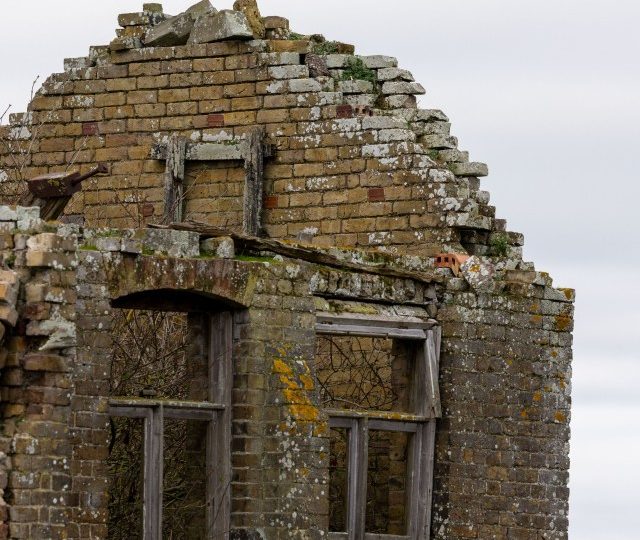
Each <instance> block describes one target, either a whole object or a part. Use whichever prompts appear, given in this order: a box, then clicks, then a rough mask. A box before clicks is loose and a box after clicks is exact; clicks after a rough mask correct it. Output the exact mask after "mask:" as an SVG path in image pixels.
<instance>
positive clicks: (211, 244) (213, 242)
mask: <svg viewBox="0 0 640 540" xmlns="http://www.w3.org/2000/svg"><path fill="white" fill-rule="evenodd" d="M200 251H201V252H203V253H204V252H208V253H215V254H216V257H220V258H221V259H233V258H234V257H235V256H236V255H235V244H234V242H233V238H231V237H230V236H221V237H219V238H207V239H206V240H204V241H203V242H201V243H200Z"/></svg>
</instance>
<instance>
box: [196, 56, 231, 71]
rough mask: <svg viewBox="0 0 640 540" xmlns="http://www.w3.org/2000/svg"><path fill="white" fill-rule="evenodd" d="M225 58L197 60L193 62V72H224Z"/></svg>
mask: <svg viewBox="0 0 640 540" xmlns="http://www.w3.org/2000/svg"><path fill="white" fill-rule="evenodd" d="M223 69H224V58H196V59H194V61H193V71H222V70H223Z"/></svg>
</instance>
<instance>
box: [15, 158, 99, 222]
mask: <svg viewBox="0 0 640 540" xmlns="http://www.w3.org/2000/svg"><path fill="white" fill-rule="evenodd" d="M108 172H109V169H108V167H107V166H106V165H104V164H102V163H101V164H99V165H97V166H96V167H94V168H93V169H91V170H90V171H89V172H87V173H85V174H80V173H79V172H78V171H72V172H61V173H51V174H44V175H42V176H38V177H36V178H32V179H31V180H28V181H27V187H28V189H29V192H28V193H27V194H26V195H25V196H24V197H23V198H22V200H21V201H20V204H22V205H24V206H39V207H40V217H41V218H42V219H44V220H46V221H48V220H53V219H57V218H58V217H60V215H61V214H62V213H63V212H64V209H65V207H66V206H67V204H68V203H69V201H70V200H71V197H73V195H74V194H75V193H77V192H78V191H80V190H81V189H82V185H81V184H82V182H83V181H84V180H87V179H88V178H91V177H93V176H96V175H98V174H107V173H108Z"/></svg>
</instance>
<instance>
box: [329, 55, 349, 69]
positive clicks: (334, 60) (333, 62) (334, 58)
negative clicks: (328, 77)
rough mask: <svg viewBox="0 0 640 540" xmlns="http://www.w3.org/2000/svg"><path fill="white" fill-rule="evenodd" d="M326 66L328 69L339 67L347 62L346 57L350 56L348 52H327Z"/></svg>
mask: <svg viewBox="0 0 640 540" xmlns="http://www.w3.org/2000/svg"><path fill="white" fill-rule="evenodd" d="M325 58H326V60H327V67H328V68H329V69H340V68H343V67H344V66H345V64H346V63H347V58H351V55H349V54H328V55H327V56H326V57H325Z"/></svg>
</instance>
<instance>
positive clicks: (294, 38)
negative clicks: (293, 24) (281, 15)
mask: <svg viewBox="0 0 640 540" xmlns="http://www.w3.org/2000/svg"><path fill="white" fill-rule="evenodd" d="M289 39H290V40H291V41H301V40H303V39H307V36H305V35H303V34H298V32H290V33H289Z"/></svg>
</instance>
